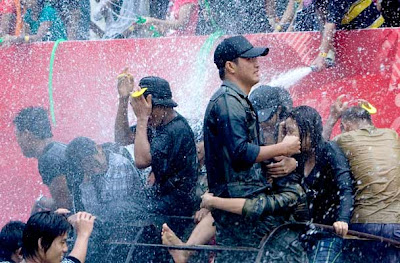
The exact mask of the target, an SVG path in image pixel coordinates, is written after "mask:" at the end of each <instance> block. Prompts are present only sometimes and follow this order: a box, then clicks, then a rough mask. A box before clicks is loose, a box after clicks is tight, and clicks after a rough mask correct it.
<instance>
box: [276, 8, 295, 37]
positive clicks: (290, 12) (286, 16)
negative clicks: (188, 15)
mask: <svg viewBox="0 0 400 263" xmlns="http://www.w3.org/2000/svg"><path fill="white" fill-rule="evenodd" d="M294 14H295V6H294V0H289V2H288V4H287V7H286V10H285V12H284V13H283V15H282V18H281V21H279V25H281V26H282V25H285V24H290V23H291V22H292V20H293V18H294ZM279 31H280V30H279Z"/></svg>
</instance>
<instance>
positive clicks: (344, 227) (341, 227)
mask: <svg viewBox="0 0 400 263" xmlns="http://www.w3.org/2000/svg"><path fill="white" fill-rule="evenodd" d="M333 228H334V229H335V232H336V234H338V235H339V236H342V237H344V236H345V235H347V231H348V230H349V225H348V224H347V223H346V222H343V221H336V222H335V223H333Z"/></svg>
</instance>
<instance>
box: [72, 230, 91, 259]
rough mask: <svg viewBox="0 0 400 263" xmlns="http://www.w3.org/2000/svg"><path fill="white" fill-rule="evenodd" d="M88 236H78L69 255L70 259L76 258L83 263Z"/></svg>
mask: <svg viewBox="0 0 400 263" xmlns="http://www.w3.org/2000/svg"><path fill="white" fill-rule="evenodd" d="M89 236H90V235H86V234H78V236H77V237H76V241H75V244H74V248H73V249H72V251H71V253H70V254H69V255H70V256H71V257H74V258H77V259H78V260H79V261H80V262H81V263H84V262H85V259H86V254H87V248H88V242H89Z"/></svg>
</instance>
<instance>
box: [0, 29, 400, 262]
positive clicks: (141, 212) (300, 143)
mask: <svg viewBox="0 0 400 263" xmlns="http://www.w3.org/2000/svg"><path fill="white" fill-rule="evenodd" d="M268 52H269V49H268V48H267V47H254V46H253V45H252V44H251V43H250V42H249V41H248V40H247V39H246V38H245V37H243V36H241V35H239V36H234V37H229V38H226V39H224V40H223V41H222V42H221V43H220V44H219V45H218V46H217V48H216V50H215V52H214V62H215V64H216V66H217V68H218V72H219V76H220V78H221V81H222V84H221V87H220V88H219V89H217V91H216V92H215V93H214V95H213V96H212V97H211V99H210V101H209V104H208V107H207V109H206V112H205V115H204V121H203V123H202V124H200V123H201V120H196V121H194V122H193V123H194V124H192V122H188V121H187V120H186V119H185V117H183V116H182V115H180V114H179V113H178V112H177V111H176V110H175V109H174V108H175V107H176V106H177V105H178V104H177V103H176V102H175V101H174V99H173V96H172V92H171V88H170V85H169V83H168V81H167V80H165V79H162V78H160V77H156V76H148V77H144V78H142V79H141V80H140V82H139V83H138V85H135V83H134V79H133V76H132V75H131V74H130V73H129V70H128V69H125V70H124V71H123V72H122V73H121V74H120V75H118V83H117V92H118V95H119V100H118V101H119V102H118V109H117V113H116V118H115V141H114V142H110V143H103V144H98V143H96V142H95V141H94V140H92V139H90V138H87V137H76V138H75V139H73V140H72V141H71V142H70V143H68V144H63V143H61V142H57V141H54V140H53V134H52V129H51V123H50V120H49V117H48V113H47V111H46V110H45V109H44V108H42V107H37V106H36V107H34V106H32V107H27V108H24V109H22V110H20V111H19V112H18V114H17V115H16V116H15V118H14V126H15V133H16V139H17V142H18V144H19V146H20V148H21V150H22V153H23V154H24V156H26V157H28V158H36V159H37V160H38V170H39V173H40V175H41V177H42V180H43V183H44V184H46V185H47V186H48V187H49V190H50V193H51V198H50V197H47V198H45V197H43V198H40V199H39V200H37V201H36V203H35V205H34V207H33V209H32V216H31V217H30V219H29V220H28V222H27V223H26V224H25V223H22V222H10V223H8V224H7V225H6V226H4V227H3V229H2V231H1V234H0V260H2V261H5V262H14V263H19V262H21V261H22V260H25V262H46V263H47V262H52V263H53V262H61V260H63V261H62V262H71V261H72V262H84V261H87V262H126V258H127V255H130V259H131V260H134V261H135V262H168V261H169V260H170V259H171V258H173V260H174V261H175V262H188V260H189V259H191V258H192V257H193V255H194V254H195V253H194V252H193V251H188V250H170V251H169V253H170V255H169V254H168V253H167V252H166V251H165V250H154V251H153V252H152V253H149V251H148V250H146V248H145V247H136V249H135V250H134V251H131V250H130V249H131V248H130V247H129V246H123V245H121V244H118V242H116V241H121V240H123V241H124V242H127V243H128V244H130V243H135V242H136V243H137V242H145V243H154V244H160V243H162V244H164V245H167V246H190V245H204V244H209V243H216V244H217V245H221V246H225V247H229V246H230V247H254V248H257V247H259V245H260V243H261V242H262V240H263V238H264V237H265V236H267V235H268V234H270V233H271V231H273V230H274V229H275V228H277V227H279V226H281V225H284V224H288V223H293V222H307V223H309V224H311V225H312V224H313V223H316V224H323V225H328V226H332V227H333V229H334V232H329V231H323V230H319V229H313V231H307V228H305V229H304V231H303V232H301V234H299V235H298V236H295V237H294V238H295V239H296V240H297V241H298V242H300V243H302V246H301V248H302V250H303V251H304V254H306V255H307V257H308V259H309V261H310V262H346V257H348V256H349V255H351V254H356V255H357V260H358V261H359V262H363V261H368V262H369V261H371V262H377V261H378V260H379V261H381V262H398V260H399V258H400V250H399V249H398V248H397V247H394V246H391V245H390V244H388V243H385V242H380V241H358V242H359V244H357V247H358V248H359V249H358V250H357V251H351V250H350V251H349V250H346V249H345V247H346V242H345V239H344V237H346V235H347V233H348V231H349V229H350V230H356V231H359V232H364V233H369V234H373V235H376V236H378V237H381V238H382V237H383V238H388V239H390V240H394V241H400V235H399V233H400V221H399V220H400V193H399V191H398V189H399V187H400V178H399V177H398V175H399V174H400V139H399V136H398V134H397V133H396V132H395V131H393V130H390V129H380V128H376V127H375V126H374V125H373V123H372V119H371V113H373V112H372V111H371V110H370V109H371V106H370V104H369V103H368V102H366V101H363V100H360V101H359V102H358V103H354V102H346V101H344V100H345V98H344V96H340V97H339V98H338V99H337V100H336V101H335V102H333V104H332V107H331V112H330V116H329V118H328V120H327V122H326V123H325V126H324V127H323V123H322V119H321V116H320V115H319V113H318V112H317V111H316V110H315V109H313V108H312V107H309V106H298V107H293V102H292V99H291V96H290V94H289V92H288V91H286V90H285V89H283V88H279V87H270V86H265V85H261V86H259V87H256V88H253V87H254V86H255V85H256V84H257V83H258V82H259V81H260V78H259V71H258V69H259V64H258V57H260V56H267V55H268ZM349 103H350V104H349ZM351 103H353V104H354V105H351ZM129 108H131V109H132V110H133V112H134V114H135V116H136V123H135V125H134V126H130V121H129V119H128V109H129ZM339 120H340V126H341V130H342V134H340V135H339V136H337V137H335V138H334V139H333V140H330V137H331V133H332V129H333V127H334V125H335V124H336V123H337V122H338V121H339ZM189 123H191V124H192V125H190V124H189ZM199 126H200V128H199ZM132 148H133V150H132ZM129 149H130V150H129ZM69 211H73V213H75V214H74V215H71V213H70V212H69ZM193 215H194V218H195V219H196V221H197V224H196V226H195V227H194V228H193V229H192V224H190V223H188V221H187V220H186V219H188V218H189V219H190V218H191V217H192V216H193ZM176 219H185V220H186V221H185V220H176ZM71 225H72V226H74V228H75V229H76V236H75V237H74V239H75V245H74V248H73V249H72V251H71V252H70V253H69V256H68V257H66V258H65V259H63V257H64V254H65V253H67V251H68V249H67V245H66V240H67V237H68V233H69V230H70V228H71ZM309 227H310V228H311V226H309ZM92 230H93V233H92ZM160 234H161V239H160ZM89 237H90V238H89ZM185 239H186V241H185V242H184V241H183V240H185ZM284 241H285V239H282V242H284ZM284 247H285V246H284ZM298 249H299V247H298ZM267 250H268V247H267ZM291 251H292V249H291V248H288V247H287V246H286V250H285V251H272V250H270V251H269V254H274V252H279V253H278V255H279V257H278V259H277V258H275V259H274V260H275V261H272V262H285V261H288V260H284V258H286V259H287V257H289V256H290V254H291V253H292V252H291ZM171 256H172V257H171ZM275 256H276V255H275ZM214 257H215V258H214ZM214 257H213V259H212V260H215V262H254V260H255V257H254V255H253V254H251V253H242V254H235V255H232V253H231V252H230V251H220V252H218V253H217V254H216V256H214ZM282 257H283V258H282ZM271 260H272V259H271ZM279 260H280V261H279ZM289 261H290V260H289ZM268 262H269V261H268ZM352 262H354V261H352Z"/></svg>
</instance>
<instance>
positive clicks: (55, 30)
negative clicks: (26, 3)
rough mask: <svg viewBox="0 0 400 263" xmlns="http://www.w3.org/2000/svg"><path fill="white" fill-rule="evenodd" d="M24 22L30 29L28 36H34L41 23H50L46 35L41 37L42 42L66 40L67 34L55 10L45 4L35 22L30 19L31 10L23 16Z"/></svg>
mask: <svg viewBox="0 0 400 263" xmlns="http://www.w3.org/2000/svg"><path fill="white" fill-rule="evenodd" d="M24 21H25V23H27V24H28V25H29V27H30V34H32V35H36V34H37V32H38V30H39V27H40V25H41V24H42V23H43V22H51V25H50V28H49V30H48V32H47V34H46V35H45V36H44V37H43V39H42V40H43V41H56V40H57V39H67V33H66V29H65V26H64V23H63V21H62V20H61V18H60V16H59V14H58V13H57V11H56V9H54V8H53V7H52V6H51V5H50V4H48V3H46V4H45V6H44V7H43V9H42V10H41V11H40V14H39V17H38V18H37V20H34V19H33V17H32V10H31V9H28V10H27V11H26V13H25V16H24Z"/></svg>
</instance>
